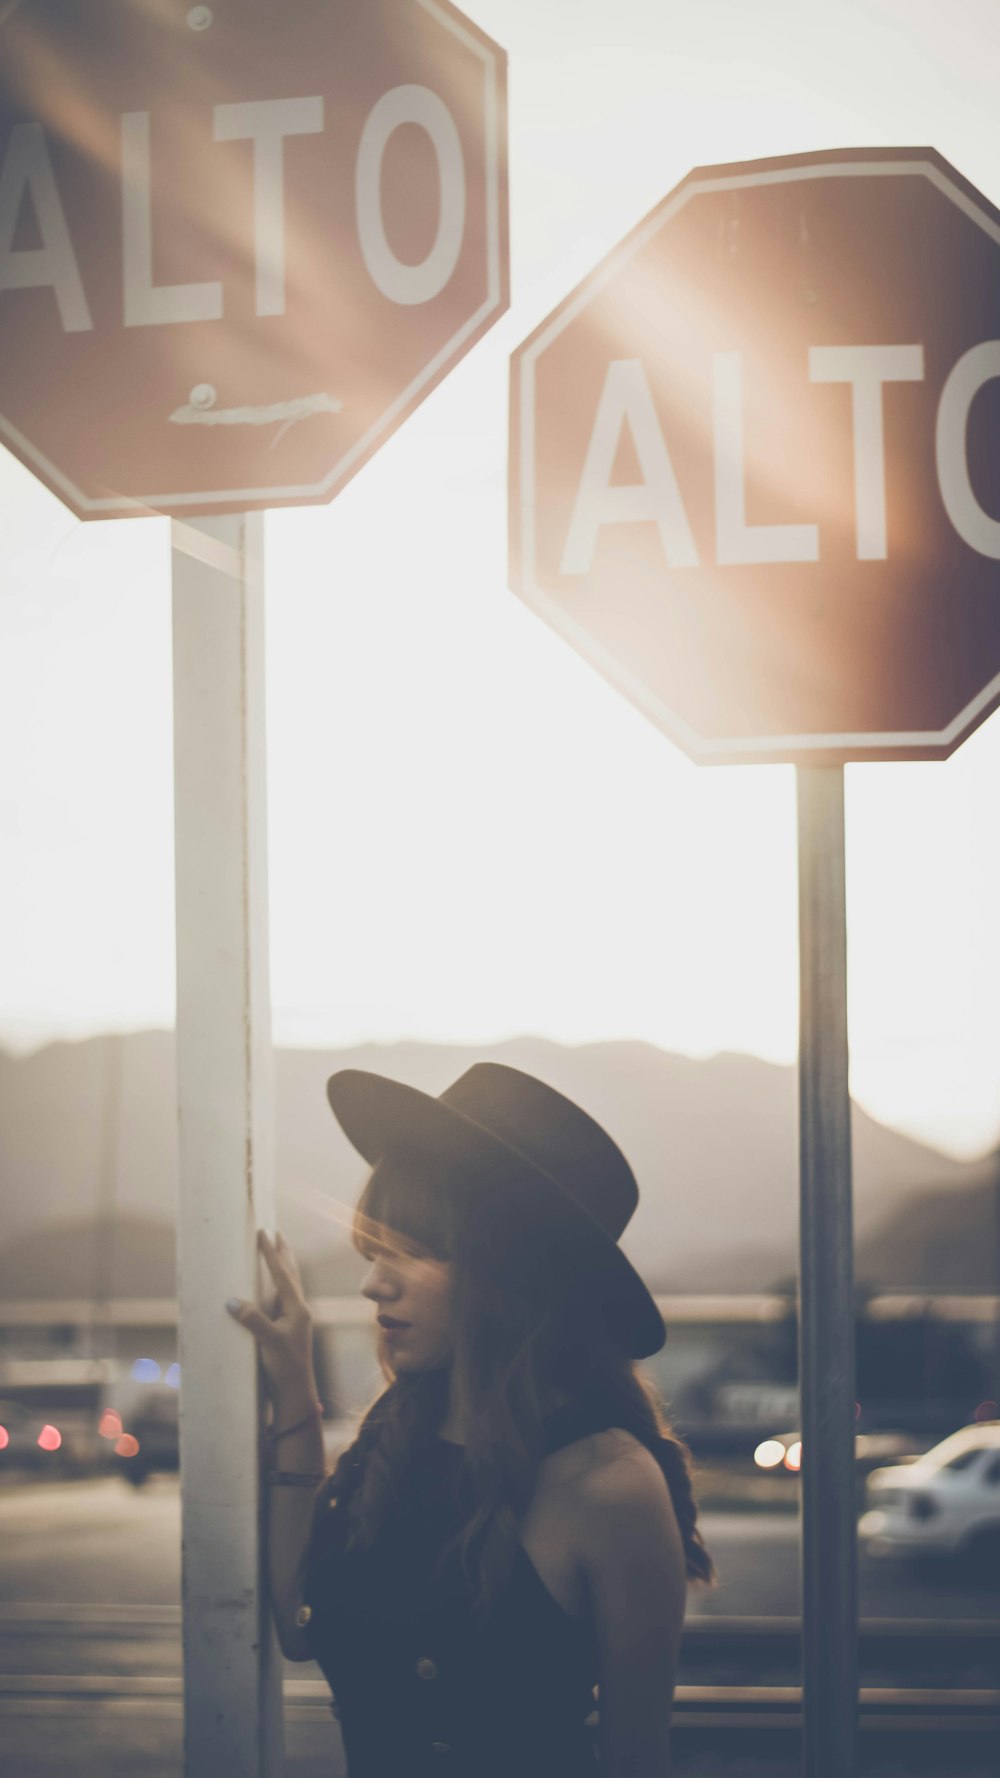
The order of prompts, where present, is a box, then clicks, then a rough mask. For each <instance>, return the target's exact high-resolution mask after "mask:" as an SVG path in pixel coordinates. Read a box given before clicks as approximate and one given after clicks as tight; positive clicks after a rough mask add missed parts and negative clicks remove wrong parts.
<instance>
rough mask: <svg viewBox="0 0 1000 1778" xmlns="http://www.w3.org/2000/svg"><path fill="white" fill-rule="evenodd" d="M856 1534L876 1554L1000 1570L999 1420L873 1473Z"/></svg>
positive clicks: (969, 1429) (964, 1429)
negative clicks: (953, 1560) (955, 1561)
mask: <svg viewBox="0 0 1000 1778" xmlns="http://www.w3.org/2000/svg"><path fill="white" fill-rule="evenodd" d="M865 1492H866V1507H867V1510H866V1511H865V1512H864V1513H863V1514H862V1516H861V1518H860V1520H859V1521H858V1537H859V1540H861V1541H862V1543H863V1546H864V1547H865V1548H866V1549H867V1551H868V1554H869V1555H871V1556H908V1557H920V1556H925V1555H926V1556H951V1557H959V1558H960V1559H962V1560H963V1561H964V1560H969V1561H970V1563H971V1564H973V1565H974V1566H975V1567H976V1568H977V1569H983V1570H987V1571H989V1572H990V1573H997V1572H1000V1420H983V1421H980V1422H979V1423H978V1424H976V1425H974V1426H963V1427H962V1428H961V1431H959V1432H953V1433H951V1434H950V1436H949V1437H948V1438H946V1439H942V1441H941V1443H940V1444H939V1445H934V1446H933V1448H932V1449H931V1450H929V1451H925V1452H924V1453H923V1455H922V1456H921V1457H917V1458H915V1459H914V1460H913V1461H912V1462H910V1463H903V1464H892V1465H891V1466H890V1467H888V1468H886V1469H875V1470H872V1473H871V1475H870V1476H869V1477H868V1483H867V1488H866V1491H865Z"/></svg>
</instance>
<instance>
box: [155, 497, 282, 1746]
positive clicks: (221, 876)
mask: <svg viewBox="0 0 1000 1778" xmlns="http://www.w3.org/2000/svg"><path fill="white" fill-rule="evenodd" d="M172 558H173V643H174V775H175V803H176V812H175V828H176V842H177V857H176V874H177V1094H178V1104H179V1109H180V1194H179V1204H178V1217H177V1228H178V1308H179V1333H180V1358H181V1381H182V1388H181V1426H180V1444H181V1534H182V1541H183V1551H182V1562H181V1593H182V1604H183V1627H184V1772H185V1778H280V1775H281V1772H282V1769H283V1754H282V1709H281V1704H282V1700H281V1657H280V1652H279V1650H278V1646H277V1641H276V1638H275V1632H274V1625H273V1622H272V1619H271V1613H270V1611H269V1609H268V1606H267V1601H266V1598H265V1586H264V1564H263V1552H262V1541H263V1540H262V1517H263V1506H264V1502H263V1501H262V1499H261V1478H260V1469H259V1465H258V1462H257V1451H258V1441H259V1421H260V1402H259V1400H258V1389H257V1383H258V1376H257V1361H256V1354H255V1351H254V1348H253V1345H252V1342H251V1341H249V1340H247V1338H246V1336H245V1334H243V1333H242V1331H241V1329H240V1328H238V1327H237V1326H236V1325H235V1324H234V1323H233V1321H232V1320H231V1318H230V1317H229V1316H228V1315H227V1314H226V1312H225V1307H224V1305H225V1300H226V1298H227V1297H228V1296H240V1297H244V1298H250V1299H252V1298H254V1297H255V1296H256V1294H257V1278H258V1259H257V1229H258V1228H260V1227H266V1228H273V1226H274V1167H273V1120H274V1107H273V1098H274V1092H273V1080H272V1055H271V1027H270V993H269V983H268V947H267V936H268V932H267V815H266V794H265V757H264V566H263V515H262V514H260V513H250V514H248V515H246V516H245V517H241V516H233V517H226V518H205V519H198V520H197V521H189V522H186V523H181V522H179V521H177V520H175V521H174V523H173V526H172Z"/></svg>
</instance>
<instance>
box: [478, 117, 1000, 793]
mask: <svg viewBox="0 0 1000 1778" xmlns="http://www.w3.org/2000/svg"><path fill="white" fill-rule="evenodd" d="M511 454H512V456H511V522H512V574H513V580H514V584H515V586H516V589H517V591H518V592H519V593H520V595H521V596H522V598H524V599H525V600H526V601H527V602H528V604H529V605H531V606H532V607H533V608H534V609H535V610H536V611H537V612H538V613H539V614H540V615H541V616H542V617H544V618H545V619H546V621H547V622H548V623H550V624H552V625H553V626H554V628H556V629H557V630H559V631H560V633H561V634H562V635H563V636H565V637H566V639H567V640H568V641H569V642H571V643H572V644H573V646H574V647H575V648H577V649H579V651H580V652H581V653H582V654H584V655H585V656H586V657H587V658H588V659H589V660H591V661H592V662H593V663H594V664H595V665H596V666H597V667H599V668H600V670H601V671H602V672H603V673H605V674H606V675H607V677H608V678H609V679H611V680H612V682H613V683H614V684H615V685H617V686H618V687H619V688H620V689H621V690H623V691H624V692H625V693H626V695H627V696H628V697H630V698H631V699H632V700H633V701H634V702H635V703H636V704H637V705H638V706H639V707H640V708H641V709H643V710H645V711H646V712H647V713H648V714H649V715H650V716H651V717H652V719H653V720H654V721H655V722H657V723H658V724H659V725H660V726H661V727H662V728H663V729H665V730H666V732H667V733H668V734H669V735H671V736H672V737H673V739H674V740H676V741H677V742H678V743H679V744H680V745H681V746H682V747H684V748H685V749H686V750H687V751H688V752H689V753H690V754H691V755H692V756H693V757H694V758H696V759H699V760H702V761H718V762H732V761H743V760H745V761H773V760H789V761H795V762H798V763H834V762H837V761H846V760H852V759H854V760H856V759H879V758H943V757H944V756H946V755H947V754H948V753H950V752H951V751H952V750H953V749H954V748H955V747H957V746H958V744H959V742H960V741H962V740H963V738H964V737H965V736H966V735H967V734H968V733H969V732H970V730H971V729H973V728H974V727H975V726H976V725H977V724H978V723H980V722H981V721H982V720H983V719H984V717H985V716H987V715H988V714H989V712H990V711H991V710H993V709H994V708H995V707H996V705H997V704H998V702H1000V214H998V212H997V211H996V210H995V209H994V207H993V206H992V205H991V204H989V203H988V202H987V201H986V200H985V199H984V198H983V197H982V196H981V195H980V193H979V192H978V191H976V189H975V188H974V187H973V186H972V185H970V184H969V182H968V181H967V180H965V179H963V178H962V177H961V175H960V174H958V173H957V172H956V171H955V169H954V168H953V167H951V166H949V164H948V162H947V161H945V160H943V159H942V157H941V156H940V155H939V154H936V153H935V152H934V151H933V150H932V149H860V150H859V149H851V150H843V151H828V152H824V153H821V154H806V155H797V156H792V157H788V158H780V159H774V160H766V161H758V162H753V163H749V162H748V163H743V164H740V165H736V166H723V167H707V168H700V169H698V170H696V171H695V172H693V173H691V174H689V176H688V177H687V178H686V179H685V180H684V181H683V182H682V184H681V185H679V186H678V187H677V189H676V190H675V191H673V192H671V194H670V196H669V197H668V198H666V199H665V200H664V202H663V203H662V204H660V205H659V206H658V208H657V209H656V210H654V211H653V212H652V213H651V214H650V215H649V216H647V217H646V219H645V220H644V221H643V222H641V223H640V224H639V226H638V227H637V228H636V229H634V230H633V231H632V233H631V234H630V235H629V236H627V238H626V239H625V240H624V241H623V242H622V243H621V244H620V245H619V246H618V247H617V248H616V249H615V251H614V252H613V253H612V254H610V256H609V257H608V258H607V259H606V260H605V261H604V262H603V263H602V264H601V265H600V266H598V267H597V269H596V270H595V271H594V272H593V273H592V274H591V275H590V277H589V278H587V279H586V281H585V282H584V283H583V284H581V285H580V286H579V288H578V289H577V290H575V291H574V292H573V294H572V295H571V296H570V297H568V298H567V300H566V301H565V302H564V303H563V304H562V305H561V306H560V307H559V308H558V309H556V310H555V311H554V313H553V314H551V315H550V316H549V317H548V318H547V320H545V321H544V322H543V323H542V325H541V326H540V327H539V328H538V329H537V330H536V332H535V333H534V334H533V335H532V336H531V338H530V339H529V340H527V341H526V342H525V344H524V345H523V346H522V347H521V348H520V349H519V351H518V352H517V353H516V354H515V357H514V360H513V365H512V437H511Z"/></svg>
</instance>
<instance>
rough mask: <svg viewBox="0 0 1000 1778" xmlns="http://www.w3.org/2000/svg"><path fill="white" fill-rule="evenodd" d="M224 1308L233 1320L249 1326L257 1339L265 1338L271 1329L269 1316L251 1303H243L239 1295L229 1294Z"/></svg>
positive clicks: (242, 1325)
mask: <svg viewBox="0 0 1000 1778" xmlns="http://www.w3.org/2000/svg"><path fill="white" fill-rule="evenodd" d="M226 1308H227V1309H228V1310H229V1313H230V1315H231V1316H232V1318H233V1320H234V1321H238V1322H239V1323H240V1326H241V1327H246V1328H249V1330H250V1332H251V1333H252V1334H253V1335H254V1337H255V1338H256V1339H258V1340H259V1339H264V1340H266V1339H267V1336H268V1335H269V1334H270V1333H271V1332H272V1331H273V1327H272V1323H271V1320H270V1317H269V1316H267V1315H265V1314H263V1313H262V1311H261V1310H260V1309H258V1308H256V1307H255V1306H254V1304H253V1303H245V1302H243V1301H242V1299H241V1298H240V1297H238V1296H231V1297H228V1298H227V1300H226Z"/></svg>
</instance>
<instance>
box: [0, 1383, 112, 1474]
mask: <svg viewBox="0 0 1000 1778" xmlns="http://www.w3.org/2000/svg"><path fill="white" fill-rule="evenodd" d="M96 1444H97V1438H96V1428H95V1426H94V1424H93V1414H92V1413H91V1412H90V1411H89V1410H87V1409H80V1408H74V1407H65V1406H64V1407H62V1408H53V1407H51V1406H49V1407H45V1406H40V1405H37V1404H33V1403H31V1402H24V1401H3V1400H0V1474H3V1473H10V1472H11V1471H14V1470H20V1469H32V1470H34V1469H41V1470H43V1471H44V1470H49V1471H51V1472H52V1473H53V1474H55V1473H59V1474H61V1475H65V1474H67V1473H76V1472H78V1471H82V1470H84V1469H85V1468H86V1467H87V1465H88V1464H91V1463H92V1462H93V1460H94V1454H95V1449H96Z"/></svg>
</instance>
